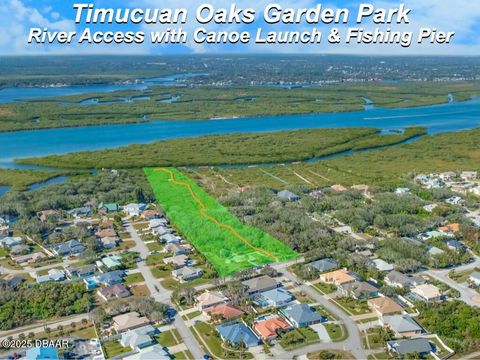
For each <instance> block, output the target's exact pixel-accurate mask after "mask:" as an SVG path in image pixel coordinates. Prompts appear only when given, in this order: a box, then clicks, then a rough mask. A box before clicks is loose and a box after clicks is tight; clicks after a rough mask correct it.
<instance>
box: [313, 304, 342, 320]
mask: <svg viewBox="0 0 480 360" xmlns="http://www.w3.org/2000/svg"><path fill="white" fill-rule="evenodd" d="M315 310H317V312H318V313H320V314H322V315H323V316H325V317H326V318H327V319H328V320H329V321H334V320H337V318H336V317H335V316H333V314H331V313H330V312H329V311H327V309H325V308H324V307H323V306H320V305H319V306H315Z"/></svg>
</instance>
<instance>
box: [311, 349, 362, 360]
mask: <svg viewBox="0 0 480 360" xmlns="http://www.w3.org/2000/svg"><path fill="white" fill-rule="evenodd" d="M307 358H308V359H309V360H323V359H339V360H354V359H355V357H354V356H353V355H352V354H350V353H349V352H346V351H341V350H322V351H317V352H314V353H309V354H307Z"/></svg>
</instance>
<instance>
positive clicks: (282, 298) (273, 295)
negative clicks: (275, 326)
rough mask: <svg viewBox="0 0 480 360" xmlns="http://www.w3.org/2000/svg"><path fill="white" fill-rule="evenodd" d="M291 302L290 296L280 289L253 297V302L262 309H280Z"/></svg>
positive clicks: (291, 297)
mask: <svg viewBox="0 0 480 360" xmlns="http://www.w3.org/2000/svg"><path fill="white" fill-rule="evenodd" d="M292 300H293V296H292V294H290V293H289V292H288V291H287V290H285V289H284V288H280V287H279V288H275V289H272V290H267V291H264V292H261V293H257V294H255V295H253V301H254V302H255V303H256V304H258V305H259V306H261V307H263V308H278V307H282V306H285V305H287V304H288V303H289V302H291V301H292Z"/></svg>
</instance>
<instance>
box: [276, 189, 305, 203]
mask: <svg viewBox="0 0 480 360" xmlns="http://www.w3.org/2000/svg"><path fill="white" fill-rule="evenodd" d="M277 196H278V197H279V198H280V199H282V200H285V201H298V200H300V196H298V195H296V194H294V193H292V192H290V191H288V190H283V191H280V192H279V193H278V194H277Z"/></svg>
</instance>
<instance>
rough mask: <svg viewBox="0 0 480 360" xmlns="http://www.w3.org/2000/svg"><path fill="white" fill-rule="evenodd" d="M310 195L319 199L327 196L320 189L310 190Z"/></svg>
mask: <svg viewBox="0 0 480 360" xmlns="http://www.w3.org/2000/svg"><path fill="white" fill-rule="evenodd" d="M308 195H310V196H311V197H313V198H314V199H317V200H319V199H321V198H323V197H324V196H325V194H324V193H323V192H322V191H320V190H314V191H312V192H310V193H309V194H308Z"/></svg>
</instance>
